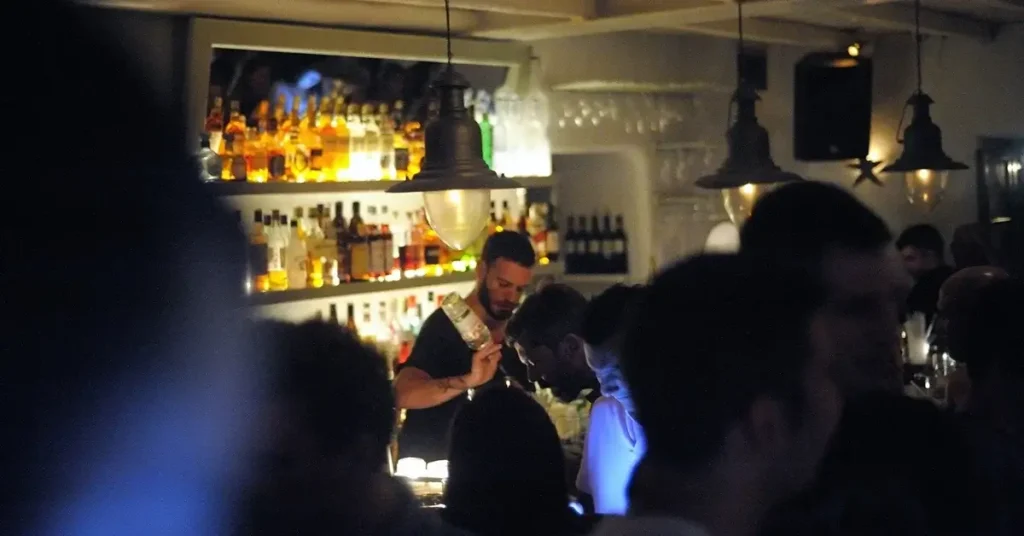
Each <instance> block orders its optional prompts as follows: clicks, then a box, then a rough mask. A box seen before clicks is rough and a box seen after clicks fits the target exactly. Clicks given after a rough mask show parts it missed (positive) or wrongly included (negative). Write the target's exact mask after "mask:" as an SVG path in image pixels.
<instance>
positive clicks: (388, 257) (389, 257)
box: [384, 240, 395, 273]
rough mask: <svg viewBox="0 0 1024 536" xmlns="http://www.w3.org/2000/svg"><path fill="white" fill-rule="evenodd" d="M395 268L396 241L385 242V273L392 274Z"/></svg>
mask: <svg viewBox="0 0 1024 536" xmlns="http://www.w3.org/2000/svg"><path fill="white" fill-rule="evenodd" d="M394 268H395V242H394V240H385V241H384V271H385V272H387V273H391V270H393V269H394Z"/></svg>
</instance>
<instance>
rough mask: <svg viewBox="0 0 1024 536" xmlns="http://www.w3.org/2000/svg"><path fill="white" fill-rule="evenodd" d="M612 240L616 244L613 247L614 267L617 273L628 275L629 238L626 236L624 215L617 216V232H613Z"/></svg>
mask: <svg viewBox="0 0 1024 536" xmlns="http://www.w3.org/2000/svg"><path fill="white" fill-rule="evenodd" d="M612 240H613V244H614V246H613V247H612V265H613V266H614V267H615V273H617V274H628V273H629V237H628V236H626V229H625V224H624V223H623V219H622V214H619V215H618V216H615V231H614V232H612Z"/></svg>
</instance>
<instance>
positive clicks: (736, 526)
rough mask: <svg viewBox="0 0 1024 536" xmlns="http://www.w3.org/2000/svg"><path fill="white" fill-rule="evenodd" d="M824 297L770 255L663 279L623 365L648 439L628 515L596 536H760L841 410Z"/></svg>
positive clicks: (688, 266) (705, 262)
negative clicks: (764, 523)
mask: <svg viewBox="0 0 1024 536" xmlns="http://www.w3.org/2000/svg"><path fill="white" fill-rule="evenodd" d="M823 303H824V292H823V290H822V289H821V288H820V287H819V286H818V285H817V283H816V282H815V281H814V280H813V278H808V277H804V276H802V275H800V273H799V272H790V271H786V270H784V269H783V268H781V267H779V266H778V265H777V264H774V263H771V262H768V261H766V260H764V259H762V258H756V257H750V256H733V255H704V256H698V257H694V258H691V259H688V260H686V261H684V262H682V263H680V264H677V265H675V266H672V267H670V268H668V269H666V270H665V271H663V272H662V273H660V274H659V275H658V276H657V277H656V278H655V279H654V281H653V282H652V283H651V285H650V286H649V287H648V288H647V289H646V291H645V292H644V297H643V299H642V300H641V303H640V304H639V305H638V306H637V307H636V309H635V310H636V312H635V314H633V315H632V319H631V322H630V326H629V327H628V328H627V333H626V338H625V343H624V345H623V350H622V367H623V372H624V373H625V378H626V381H627V382H628V383H629V385H630V387H631V394H632V400H633V404H634V405H635V406H636V415H637V420H638V422H639V424H640V425H641V426H642V427H643V430H644V435H645V438H646V449H647V450H646V452H645V453H644V455H643V457H642V458H641V461H640V464H639V465H638V466H637V468H636V470H635V471H634V474H633V479H632V481H631V483H630V486H629V501H630V505H629V513H628V516H627V517H612V518H607V519H606V520H604V521H602V523H601V524H600V525H599V526H598V528H597V530H596V532H595V533H594V534H595V535H597V536H611V535H617V536H622V535H634V534H635V535H640V534H642V535H644V536H657V535H694V536H752V535H754V534H756V533H757V530H758V526H759V524H760V522H761V519H762V518H763V517H764V515H765V514H766V513H767V511H768V509H769V508H771V507H772V506H774V505H775V504H777V503H778V502H779V501H781V500H783V499H785V498H786V497H788V496H790V495H791V494H793V493H795V492H796V491H798V490H800V489H801V488H802V487H804V486H805V485H806V484H807V483H808V482H809V481H810V480H811V478H812V477H813V476H814V472H815V469H816V467H817V464H818V462H819V460H820V459H821V457H822V455H823V453H824V451H825V447H826V445H827V443H828V441H829V438H830V437H831V435H832V432H833V430H834V428H835V425H836V421H837V420H838V417H839V413H840V411H841V406H842V397H841V395H840V392H839V388H838V387H837V386H836V383H835V381H834V379H833V378H832V373H833V372H832V371H833V368H834V367H833V360H832V355H833V354H834V353H835V352H834V349H833V348H832V344H831V339H830V338H829V337H828V336H827V333H828V332H827V329H825V328H826V327H825V326H824V325H823V324H824V323H823V318H822V314H821V312H820V310H821V305H822V304H823Z"/></svg>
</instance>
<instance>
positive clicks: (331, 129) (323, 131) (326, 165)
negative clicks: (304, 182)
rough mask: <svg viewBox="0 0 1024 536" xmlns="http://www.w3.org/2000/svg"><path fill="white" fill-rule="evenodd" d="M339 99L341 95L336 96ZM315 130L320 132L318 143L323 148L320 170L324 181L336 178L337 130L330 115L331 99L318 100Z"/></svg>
mask: <svg viewBox="0 0 1024 536" xmlns="http://www.w3.org/2000/svg"><path fill="white" fill-rule="evenodd" d="M337 100H339V101H340V100H341V97H337ZM317 131H318V133H319V134H320V145H321V146H322V148H323V152H322V154H321V159H322V160H321V168H322V169H321V171H322V173H323V180H324V181H336V180H338V172H339V170H338V169H337V167H336V165H337V164H338V150H339V143H338V141H339V140H338V130H337V122H336V121H335V120H334V117H333V116H332V109H331V101H330V100H328V99H323V100H321V101H320V114H319V117H318V118H317Z"/></svg>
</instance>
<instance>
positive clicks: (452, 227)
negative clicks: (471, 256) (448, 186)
mask: <svg viewBox="0 0 1024 536" xmlns="http://www.w3.org/2000/svg"><path fill="white" fill-rule="evenodd" d="M423 207H424V209H425V212H426V216H427V223H429V224H430V227H431V228H433V229H434V232H436V233H437V236H438V238H440V239H441V241H442V242H444V243H445V244H446V245H447V246H448V247H450V248H452V249H453V250H456V251H462V250H464V249H466V248H467V247H469V246H470V245H471V244H472V243H473V242H474V241H475V240H476V239H477V237H478V236H480V233H481V232H482V231H483V230H484V227H485V226H486V225H487V219H488V217H490V213H491V191H490V190H441V191H436V192H424V193H423Z"/></svg>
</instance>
